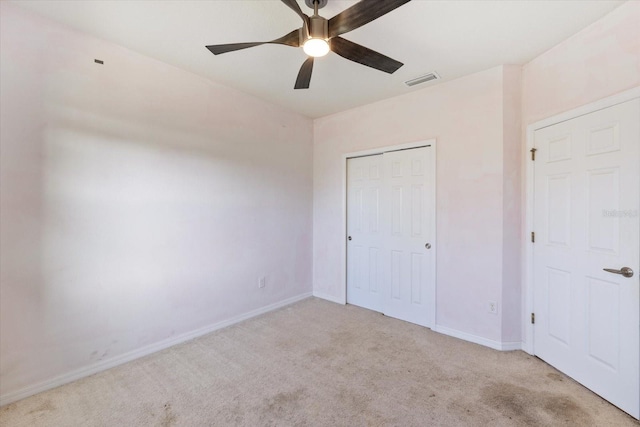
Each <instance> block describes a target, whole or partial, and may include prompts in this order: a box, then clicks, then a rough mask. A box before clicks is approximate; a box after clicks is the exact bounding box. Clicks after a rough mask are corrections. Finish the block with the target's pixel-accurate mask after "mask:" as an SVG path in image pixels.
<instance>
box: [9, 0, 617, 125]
mask: <svg viewBox="0 0 640 427" xmlns="http://www.w3.org/2000/svg"><path fill="white" fill-rule="evenodd" d="M379 1H382V0H379ZM623 2H624V1H622V0H604V1H600V0H589V1H586V0H552V1H551V0H550V1H543V0H522V1H516V0H511V1H509V0H503V1H488V0H487V1H485V0H475V1H473V0H468V1H435V0H413V1H411V2H410V3H408V4H406V5H404V6H401V7H400V8H399V9H396V10H395V11H393V12H391V13H389V14H388V15H385V16H383V17H381V18H379V19H378V20H376V21H373V22H371V23H369V24H367V25H365V26H364V27H361V28H359V29H357V30H355V31H352V32H350V33H347V34H345V35H343V36H344V38H347V39H349V40H351V41H353V42H356V43H359V44H362V45H364V46H366V47H369V48H371V49H373V50H376V51H378V52H380V53H383V54H385V55H387V56H390V57H392V58H394V59H396V60H398V61H401V62H404V64H405V65H404V67H402V68H400V70H398V71H397V72H396V73H395V74H393V75H389V74H386V73H383V72H380V71H377V70H374V69H371V68H368V67H365V66H362V65H360V64H356V63H354V62H351V61H348V60H346V59H343V58H342V57H339V56H338V55H336V54H333V53H330V54H329V55H327V56H326V57H324V58H320V59H318V60H316V61H315V66H314V70H313V77H312V79H311V88H310V89H308V90H294V89H293V85H294V82H295V79H296V76H297V74H298V70H299V69H300V66H301V65H302V62H303V61H304V60H305V59H306V56H305V54H304V52H302V49H297V48H292V47H288V46H274V45H265V46H260V47H254V48H251V49H246V50H243V51H237V52H231V53H227V54H224V55H219V56H214V55H212V54H211V53H210V52H209V51H208V50H207V49H206V48H205V45H209V44H222V43H236V42H245V41H266V40H271V39H274V38H277V37H280V36H282V35H284V34H286V33H288V32H290V31H292V30H293V29H295V28H298V27H300V18H299V17H298V16H297V15H296V14H295V13H294V12H293V11H292V10H291V9H289V8H288V7H287V6H285V5H284V4H283V3H281V2H280V1H277V0H248V1H242V0H230V1H223V0H213V1H203V0H198V1H189V0H181V1H172V0H163V1H146V0H145V1H116V0H106V1H105V0H93V1H86V0H49V1H41V0H36V1H32V0H18V1H14V3H17V4H19V5H21V6H23V7H25V8H28V9H31V10H33V11H35V12H37V13H40V14H43V15H46V16H48V17H50V18H52V19H54V20H56V21H59V22H62V23H64V24H66V25H68V26H70V27H73V28H76V29H78V30H81V31H84V32H86V33H89V34H93V35H95V36H98V37H100V38H103V39H106V40H109V41H112V42H114V43H117V44H119V45H122V46H125V47H127V48H129V49H131V50H134V51H136V52H139V53H142V54H144V55H148V56H150V57H153V58H156V59H159V60H161V61H164V62H166V63H169V64H172V65H175V66H177V67H180V68H183V69H186V70H189V71H192V72H194V73H196V74H199V75H201V76H204V77H207V78H210V79H212V80H214V81H216V82H220V83H223V84H226V85H228V86H231V87H234V88H236V89H239V90H241V91H243V92H246V93H249V94H252V95H255V96H257V97H260V98H262V99H265V100H267V101H271V102H273V103H275V104H279V105H281V106H284V107H286V108H289V109H292V110H295V111H298V112H300V113H302V114H304V115H306V116H309V117H313V118H315V117H321V116H325V115H328V114H331V113H335V112H338V111H343V110H346V109H349V108H353V107H356V106H359V105H363V104H367V103H370V102H374V101H377V100H381V99H384V98H389V97H392V96H396V95H401V94H403V93H406V92H409V91H413V90H419V89H421V88H423V87H425V86H427V85H430V84H437V82H431V83H426V84H423V85H418V86H415V87H413V88H408V87H407V86H405V85H404V81H406V80H409V79H411V78H414V77H417V76H420V75H422V74H424V73H426V72H430V71H436V72H437V73H438V74H440V76H441V77H442V80H441V81H446V80H451V79H454V78H457V77H460V76H464V75H467V74H471V73H474V72H477V71H481V70H484V69H488V68H491V67H494V66H497V65H500V64H524V63H526V62H528V61H529V60H531V59H533V58H535V57H536V56H537V55H539V54H540V53H542V52H544V51H546V50H548V49H549V48H551V47H553V46H555V45H556V44H558V43H559V42H561V41H562V40H564V39H566V38H568V37H569V36H571V35H572V34H575V33H576V32H578V31H579V30H581V29H582V28H584V27H586V26H587V25H589V24H590V23H592V22H594V21H596V20H597V19H599V18H600V17H602V16H603V15H605V14H607V13H608V12H610V11H611V10H613V9H615V8H616V7H617V6H619V5H620V4H622V3H623ZM298 3H299V4H300V6H301V7H302V9H303V11H304V12H305V13H307V14H309V15H311V14H312V13H311V10H310V9H308V8H307V7H306V6H305V4H304V0H298ZM355 3H356V1H338V0H329V3H328V5H327V6H326V7H325V8H323V9H321V10H320V15H322V16H324V17H326V18H330V17H332V16H334V15H335V14H337V13H339V12H340V11H342V10H344V9H346V8H348V7H349V6H351V5H353V4H355Z"/></svg>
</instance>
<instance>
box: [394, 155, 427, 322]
mask: <svg viewBox="0 0 640 427" xmlns="http://www.w3.org/2000/svg"><path fill="white" fill-rule="evenodd" d="M432 154H433V150H432V149H431V148H430V147H423V148H416V149H413V150H401V151H393V152H389V153H385V154H384V161H385V162H384V164H385V171H387V174H386V179H385V196H386V197H385V199H386V207H387V208H386V209H385V211H384V212H385V216H384V218H385V223H386V224H387V225H388V227H387V230H386V231H387V232H386V236H385V237H386V245H385V249H386V256H387V264H386V265H387V268H386V269H385V274H386V280H385V284H386V285H387V286H386V288H385V296H384V301H383V302H384V314H385V315H388V316H391V317H395V318H397V319H402V320H406V321H408V322H412V323H417V324H418V325H423V326H433V321H432V315H433V314H434V312H435V301H434V294H435V289H434V286H435V276H434V267H435V257H434V246H435V241H434V237H435V185H434V184H435V183H434V180H433V179H432V176H433V174H432V172H433V167H432V166H433V165H432V160H433V159H432V157H431V156H432Z"/></svg>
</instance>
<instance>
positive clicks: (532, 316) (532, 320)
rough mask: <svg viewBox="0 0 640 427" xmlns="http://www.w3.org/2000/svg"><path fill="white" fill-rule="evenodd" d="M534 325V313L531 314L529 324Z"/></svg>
mask: <svg viewBox="0 0 640 427" xmlns="http://www.w3.org/2000/svg"><path fill="white" fill-rule="evenodd" d="M535 323H536V314H535V313H531V324H532V325H535Z"/></svg>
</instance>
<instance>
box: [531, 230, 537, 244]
mask: <svg viewBox="0 0 640 427" xmlns="http://www.w3.org/2000/svg"><path fill="white" fill-rule="evenodd" d="M535 242H536V232H535V231H532V232H531V243H535Z"/></svg>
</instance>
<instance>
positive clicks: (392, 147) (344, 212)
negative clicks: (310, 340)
mask: <svg viewBox="0 0 640 427" xmlns="http://www.w3.org/2000/svg"><path fill="white" fill-rule="evenodd" d="M427 146H428V147H431V149H432V150H433V154H434V155H433V156H431V159H432V160H431V165H429V166H430V167H431V179H433V182H434V188H435V189H436V194H434V201H437V188H438V187H437V174H436V155H437V150H436V140H435V138H434V139H426V140H421V141H415V142H408V143H405V144H398V145H387V146H384V147H378V148H372V149H368V150H361V151H353V152H349V153H344V154H343V155H342V168H341V169H342V227H341V230H342V236H341V239H343V242H344V243H343V244H342V245H341V246H340V250H341V251H342V253H341V254H340V260H341V261H340V262H341V265H340V272H341V275H340V277H342V284H341V286H340V289H342V295H341V296H340V298H339V299H338V300H337V301H335V299H334V301H335V302H338V303H340V304H346V303H347V239H346V236H347V160H348V159H350V158H354V157H364V156H373V155H376V154H384V153H386V152H389V151H399V150H409V149H411V148H420V147H427ZM434 209H435V210H436V212H437V204H436V203H434ZM437 221H438V216H437V214H436V216H435V221H434V222H433V228H432V230H430V231H431V233H432V236H433V242H434V245H433V248H434V266H433V267H434V268H433V272H432V273H431V274H432V277H430V279H431V280H433V284H434V286H433V294H432V295H431V299H430V301H431V306H430V307H429V309H430V311H431V315H430V328H432V329H433V328H435V326H436V294H437V287H438V284H437V281H436V278H437V274H436V271H437V259H438V258H437V257H438V246H437V236H436V229H437V226H436V224H437Z"/></svg>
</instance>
